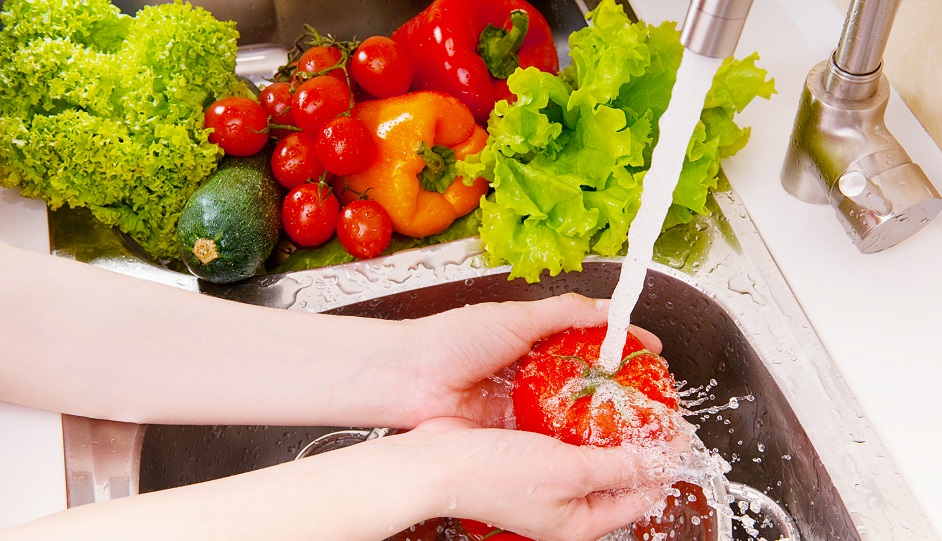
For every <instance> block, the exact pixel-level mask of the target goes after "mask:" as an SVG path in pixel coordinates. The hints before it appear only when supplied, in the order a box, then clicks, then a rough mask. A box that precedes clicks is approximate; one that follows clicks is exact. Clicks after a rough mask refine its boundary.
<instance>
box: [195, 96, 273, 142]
mask: <svg viewBox="0 0 942 541" xmlns="http://www.w3.org/2000/svg"><path fill="white" fill-rule="evenodd" d="M203 127H205V128H206V129H211V130H213V131H212V133H210V134H209V142H211V143H215V144H217V145H219V146H220V147H221V148H222V149H223V151H225V153H226V154H229V155H231V156H252V155H254V154H258V152H259V151H260V150H262V148H263V147H264V146H265V144H266V143H268V114H266V113H265V109H263V108H262V106H261V105H259V104H258V102H255V101H253V100H250V99H249V98H243V97H239V96H232V97H228V98H223V99H221V100H219V101H217V102H215V103H213V104H212V105H210V106H209V108H207V109H206V113H205V115H204V117H203Z"/></svg>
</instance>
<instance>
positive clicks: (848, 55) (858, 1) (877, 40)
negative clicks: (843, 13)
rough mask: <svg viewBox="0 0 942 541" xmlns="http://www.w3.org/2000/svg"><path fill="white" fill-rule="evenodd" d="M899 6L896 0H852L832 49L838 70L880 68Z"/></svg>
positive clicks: (862, 71)
mask: <svg viewBox="0 0 942 541" xmlns="http://www.w3.org/2000/svg"><path fill="white" fill-rule="evenodd" d="M898 7H899V0H853V1H852V2H851V3H850V5H849V6H848V8H847V18H846V20H845V21H844V30H843V32H842V33H841V39H840V42H839V43H838V46H837V50H836V51H835V53H834V60H835V64H836V65H837V67H838V68H839V69H840V70H842V71H844V72H846V73H850V74H853V75H867V74H868V73H873V72H875V71H877V70H879V69H880V65H881V64H882V63H883V52H884V51H885V50H886V43H887V41H889V37H890V30H891V29H892V28H893V19H894V18H895V17H896V9H897V8H898Z"/></svg>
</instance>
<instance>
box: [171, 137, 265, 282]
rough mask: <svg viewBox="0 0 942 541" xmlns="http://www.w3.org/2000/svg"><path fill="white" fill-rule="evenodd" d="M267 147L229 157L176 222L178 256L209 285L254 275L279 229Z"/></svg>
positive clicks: (201, 187) (186, 206) (200, 188)
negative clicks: (258, 151)
mask: <svg viewBox="0 0 942 541" xmlns="http://www.w3.org/2000/svg"><path fill="white" fill-rule="evenodd" d="M270 158H271V157H270V155H269V153H268V152H267V151H266V150H263V151H262V152H260V153H258V154H256V155H255V156H249V157H245V158H238V157H232V156H227V157H225V158H223V160H222V161H221V162H220V163H219V167H218V168H217V169H216V171H214V172H213V173H212V174H211V175H210V176H209V178H207V179H206V181H205V182H204V183H203V185H202V186H200V187H199V188H198V189H197V190H196V192H194V193H193V195H192V196H191V197H190V199H189V200H187V202H186V204H185V205H184V206H183V213H182V215H181V216H180V221H179V222H178V223H177V239H178V241H179V243H180V257H181V259H182V260H183V262H184V263H185V264H186V266H187V268H188V269H190V272H192V273H193V274H195V275H196V276H198V277H199V278H202V279H204V280H207V281H209V282H213V283H220V284H223V283H230V282H236V281H238V280H243V279H245V278H248V277H250V276H254V275H255V274H256V273H258V271H259V269H261V268H262V265H263V264H264V263H265V260H266V259H267V258H268V256H269V255H270V254H271V252H272V250H273V249H274V247H275V243H277V242H278V235H279V233H280V231H281V203H282V200H283V197H284V193H283V190H282V188H281V185H279V184H278V182H277V181H276V180H275V178H274V176H273V175H272V173H271V165H270Z"/></svg>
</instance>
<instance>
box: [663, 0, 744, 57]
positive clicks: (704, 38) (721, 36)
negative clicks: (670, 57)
mask: <svg viewBox="0 0 942 541" xmlns="http://www.w3.org/2000/svg"><path fill="white" fill-rule="evenodd" d="M751 7H752V0H692V1H691V2H690V7H689V8H687V15H686V17H685V18H684V24H683V26H682V29H681V31H680V42H681V43H683V45H684V47H686V48H687V49H690V50H691V51H693V52H695V53H697V54H700V55H703V56H709V57H712V58H726V57H727V56H730V55H732V54H733V53H734V52H735V50H736V44H737V43H738V42H739V36H740V35H741V34H742V28H743V25H745V24H746V16H747V15H749V8H751Z"/></svg>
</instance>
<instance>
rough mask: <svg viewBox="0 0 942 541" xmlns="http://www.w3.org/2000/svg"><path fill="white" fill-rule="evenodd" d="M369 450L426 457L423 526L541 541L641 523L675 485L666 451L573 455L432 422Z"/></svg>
mask: <svg viewBox="0 0 942 541" xmlns="http://www.w3.org/2000/svg"><path fill="white" fill-rule="evenodd" d="M384 440H386V441H382V440H378V441H376V442H375V443H376V444H377V445H378V446H379V445H382V446H384V447H386V448H387V450H389V449H391V448H397V447H398V448H400V449H405V450H407V451H406V452H405V453H403V456H409V455H410V454H411V455H413V456H418V457H424V458H423V459H421V460H422V462H423V463H424V468H425V470H426V477H427V478H428V479H431V480H433V481H434V485H433V486H431V487H426V488H427V490H428V491H429V492H428V494H429V496H430V500H429V502H428V503H429V505H430V507H428V508H427V513H426V514H427V515H428V516H427V517H423V518H432V517H436V516H450V517H459V518H470V519H474V520H478V521H481V522H485V523H487V524H491V525H494V526H496V527H498V528H501V529H505V530H509V531H513V532H516V533H519V534H521V535H524V536H527V537H531V538H534V539H541V540H549V541H552V540H559V541H576V540H595V539H598V538H599V537H602V536H603V535H605V534H607V533H609V532H611V531H614V530H616V529H618V528H621V527H623V526H627V525H628V524H630V523H632V522H634V521H635V520H637V519H639V518H641V517H642V516H643V514H644V513H645V512H646V511H648V510H649V509H650V508H651V507H652V506H653V505H654V504H655V503H656V502H657V501H659V500H660V499H662V498H663V496H664V493H665V489H667V487H669V485H670V484H671V482H672V481H673V479H674V478H675V473H676V467H677V466H679V464H680V453H682V452H684V450H685V449H689V444H688V445H687V446H685V444H683V443H682V442H680V441H679V439H678V441H676V442H674V444H673V445H672V446H670V447H667V448H658V449H655V448H644V449H641V448H627V447H622V448H605V449H603V448H593V447H577V446H572V445H568V444H565V443H562V442H560V441H557V440H555V439H553V438H551V437H548V436H544V435H541V434H535V433H531V432H523V431H514V430H502V429H484V428H481V427H479V426H478V425H476V424H474V423H472V422H470V421H467V420H464V419H456V418H439V419H433V420H431V421H428V422H425V423H423V424H421V425H420V426H419V427H417V428H416V429H414V430H413V431H411V432H408V433H405V434H401V435H398V436H393V437H390V438H384Z"/></svg>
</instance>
